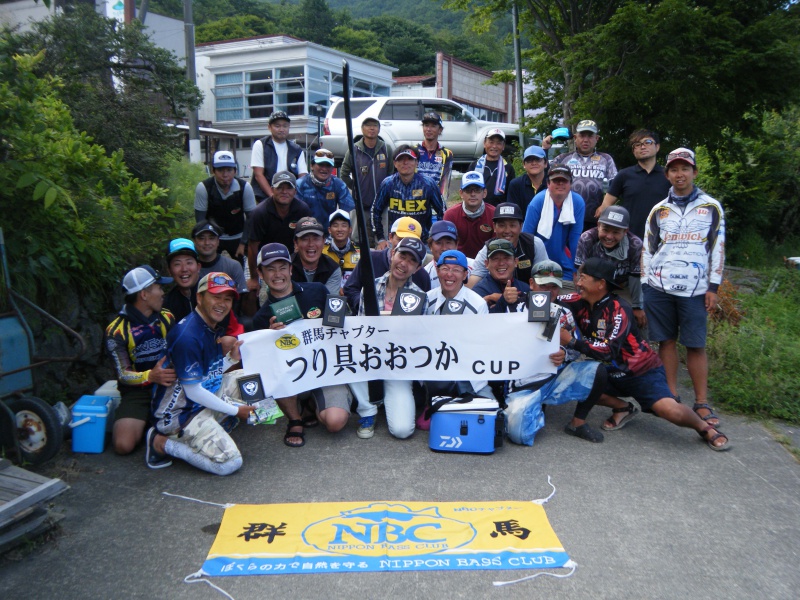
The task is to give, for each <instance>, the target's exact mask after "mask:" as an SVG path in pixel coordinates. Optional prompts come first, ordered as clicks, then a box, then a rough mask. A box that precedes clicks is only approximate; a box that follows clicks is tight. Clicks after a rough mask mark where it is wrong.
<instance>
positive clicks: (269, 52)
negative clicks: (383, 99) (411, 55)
mask: <svg viewBox="0 0 800 600" xmlns="http://www.w3.org/2000/svg"><path fill="white" fill-rule="evenodd" d="M195 57H196V58H195V61H196V71H197V85H198V87H199V88H200V89H201V90H202V91H203V93H204V95H205V98H204V100H203V105H202V106H201V108H200V112H199V118H200V119H201V120H203V121H210V122H211V123H212V126H213V127H216V128H219V129H224V130H226V131H232V132H235V133H238V134H239V139H238V148H237V153H236V154H237V160H238V162H239V165H240V168H239V172H240V173H242V174H244V175H250V174H251V170H250V148H251V147H252V145H253V142H254V141H255V140H257V139H260V138H262V137H264V136H265V135H267V133H268V130H267V118H268V117H269V115H270V114H271V113H272V112H273V111H274V110H282V111H285V112H286V113H287V114H288V115H289V117H290V118H291V129H290V133H289V137H290V138H292V139H294V140H295V141H297V143H299V144H300V145H301V146H303V147H306V148H307V147H309V146H313V145H314V144H315V143H316V141H317V136H318V132H319V126H320V124H321V122H322V119H324V117H325V113H326V111H327V109H328V106H329V105H330V102H331V97H337V96H338V97H341V96H342V95H343V88H342V60H343V59H346V60H347V61H348V63H349V65H350V78H351V86H350V89H351V96H354V97H359V96H361V97H365V96H388V95H389V92H390V89H391V85H392V73H393V72H394V71H396V70H397V69H395V68H394V67H389V66H387V65H382V64H380V63H377V62H373V61H371V60H367V59H364V58H359V57H357V56H353V55H351V54H346V53H344V52H340V51H338V50H333V49H331V48H326V47H325V46H320V45H319V44H314V43H312V42H306V41H303V40H300V39H297V38H294V37H291V36H285V35H267V36H258V37H254V38H247V39H242V40H229V41H224V42H209V43H206V44H198V45H197V46H196V48H195Z"/></svg>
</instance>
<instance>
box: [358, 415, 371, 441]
mask: <svg viewBox="0 0 800 600" xmlns="http://www.w3.org/2000/svg"><path fill="white" fill-rule="evenodd" d="M356 435H357V436H358V437H360V438H361V439H362V440H368V439H369V438H371V437H372V436H373V435H375V416H374V415H373V416H371V417H361V418H360V419H359V420H358V429H357V430H356Z"/></svg>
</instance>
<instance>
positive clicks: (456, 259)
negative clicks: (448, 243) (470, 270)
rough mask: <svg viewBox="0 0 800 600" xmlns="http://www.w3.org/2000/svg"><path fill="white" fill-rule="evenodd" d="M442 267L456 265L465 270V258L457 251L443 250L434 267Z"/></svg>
mask: <svg viewBox="0 0 800 600" xmlns="http://www.w3.org/2000/svg"><path fill="white" fill-rule="evenodd" d="M442 265H458V266H459V267H464V268H465V269H466V268H467V257H466V256H464V253H463V252H459V251H458V250H445V251H444V252H442V253H441V254H440V255H439V260H437V261H436V266H437V267H441V266H442Z"/></svg>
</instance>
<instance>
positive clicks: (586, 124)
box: [575, 119, 597, 133]
mask: <svg viewBox="0 0 800 600" xmlns="http://www.w3.org/2000/svg"><path fill="white" fill-rule="evenodd" d="M581 131H591V132H592V133H597V123H595V122H594V121H592V120H591V119H584V120H583V121H578V124H577V125H576V126H575V132H576V133H580V132H581Z"/></svg>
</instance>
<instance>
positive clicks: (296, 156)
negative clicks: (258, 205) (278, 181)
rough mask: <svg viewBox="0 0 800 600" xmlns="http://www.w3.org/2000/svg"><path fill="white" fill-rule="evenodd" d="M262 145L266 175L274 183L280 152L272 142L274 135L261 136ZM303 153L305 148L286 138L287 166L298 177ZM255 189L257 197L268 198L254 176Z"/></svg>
mask: <svg viewBox="0 0 800 600" xmlns="http://www.w3.org/2000/svg"><path fill="white" fill-rule="evenodd" d="M261 146H262V147H263V149H264V177H265V178H266V179H267V181H268V182H269V183H270V185H271V184H272V178H273V177H274V176H275V173H276V172H277V170H278V153H277V152H275V146H274V144H273V143H272V136H271V135H268V136H265V137H263V138H261ZM301 154H303V149H302V148H301V147H300V146H298V145H297V144H296V143H294V142H293V141H292V140H286V166H287V167H288V169H289V171H290V172H291V173H292V175H294V176H295V177H297V176H298V175H299V173H298V170H297V161H298V160H300V155H301ZM252 183H253V191H254V192H255V194H256V197H257V198H266V197H267V194H266V192H264V190H262V189H261V186H260V185H258V182H257V181H256V178H255V177H253V181H252Z"/></svg>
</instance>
